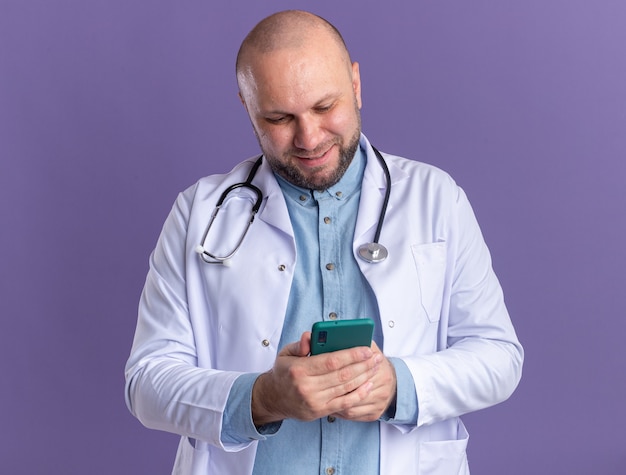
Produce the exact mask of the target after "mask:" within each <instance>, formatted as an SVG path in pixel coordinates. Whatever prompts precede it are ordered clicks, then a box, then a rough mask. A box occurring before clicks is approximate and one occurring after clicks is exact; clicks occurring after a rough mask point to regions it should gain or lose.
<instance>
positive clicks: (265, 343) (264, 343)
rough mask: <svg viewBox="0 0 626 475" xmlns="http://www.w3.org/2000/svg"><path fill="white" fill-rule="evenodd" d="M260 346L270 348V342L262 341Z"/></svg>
mask: <svg viewBox="0 0 626 475" xmlns="http://www.w3.org/2000/svg"><path fill="white" fill-rule="evenodd" d="M261 345H263V346H264V347H266V348H267V347H268V346H270V341H269V340H263V341H262V342H261Z"/></svg>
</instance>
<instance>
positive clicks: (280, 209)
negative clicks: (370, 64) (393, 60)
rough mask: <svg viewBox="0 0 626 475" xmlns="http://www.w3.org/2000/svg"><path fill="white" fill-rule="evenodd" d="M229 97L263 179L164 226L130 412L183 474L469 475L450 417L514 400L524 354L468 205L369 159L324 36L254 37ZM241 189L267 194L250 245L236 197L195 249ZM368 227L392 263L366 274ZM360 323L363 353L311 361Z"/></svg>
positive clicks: (449, 190)
mask: <svg viewBox="0 0 626 475" xmlns="http://www.w3.org/2000/svg"><path fill="white" fill-rule="evenodd" d="M237 81H238V85H239V91H240V98H241V101H242V103H243V105H244V106H245V108H246V111H247V113H248V115H249V117H250V120H251V123H252V127H253V130H254V132H255V134H256V136H257V138H258V141H259V145H260V147H261V150H262V152H263V155H262V159H261V160H260V161H259V160H249V161H245V162H243V163H242V164H240V165H239V166H237V167H236V168H235V169H234V170H233V171H231V172H230V173H228V174H226V175H219V176H210V177H207V178H204V179H202V180H200V181H199V182H198V183H197V184H196V185H194V186H193V187H191V188H190V189H188V190H187V191H185V192H184V193H182V194H181V195H180V196H179V198H178V200H177V202H176V204H175V206H174V208H173V209H172V212H171V213H170V216H169V217H168V219H167V221H166V223H165V225H164V228H163V231H162V234H161V236H160V238H159V242H158V244H157V247H156V249H155V251H154V253H153V255H152V257H151V261H150V271H149V273H148V276H147V280H146V285H145V288H144V292H143V294H142V298H141V302H140V308H139V319H138V324H137V331H136V335H135V340H134V343H133V349H132V352H131V356H130V358H129V361H128V364H127V368H126V380H127V385H126V397H127V404H128V406H129V408H130V410H131V412H132V413H133V414H134V415H136V416H137V417H138V418H139V419H140V420H141V422H142V423H143V424H145V425H146V426H148V427H151V428H155V429H161V430H167V431H170V432H174V433H177V434H180V435H181V436H182V437H181V441H180V444H179V449H178V454H177V458H176V462H175V467H174V473H179V474H209V473H215V474H251V473H254V474H266V473H279V472H280V473H289V474H319V473H326V474H341V473H344V474H358V475H363V474H379V473H380V474H384V475H387V474H409V473H429V474H430V473H432V474H466V473H469V469H468V465H467V457H466V452H465V447H466V444H467V438H468V435H467V432H466V431H465V428H464V426H463V424H462V422H461V421H460V419H459V416H460V415H462V414H465V413H468V412H471V411H475V410H478V409H482V408H485V407H488V406H490V405H493V404H496V403H498V402H501V401H503V400H505V399H506V398H508V397H509V395H510V394H511V393H512V391H513V390H514V389H515V387H516V386H517V383H518V382H519V379H520V376H521V367H522V360H523V351H522V347H521V346H520V344H519V342H518V340H517V338H516V335H515V332H514V329H513V327H512V325H511V322H510V319H509V316H508V313H507V310H506V308H505V305H504V302H503V297H502V292H501V289H500V286H499V284H498V281H497V279H496V277H495V275H494V273H493V271H492V269H491V262H490V257H489V253H488V250H487V248H486V246H485V244H484V242H483V239H482V236H481V234H480V230H479V228H478V225H477V223H476V221H475V218H474V215H473V213H472V210H471V207H470V205H469V203H468V202H467V199H466V197H465V195H464V193H463V191H462V190H461V189H460V188H459V187H458V186H457V185H456V184H455V183H454V182H453V181H452V179H451V178H450V177H449V176H448V175H446V174H445V173H443V172H442V171H440V170H438V169H436V168H434V167H431V166H428V165H425V164H421V163H418V162H414V161H410V160H406V159H403V158H400V157H395V156H391V155H387V154H383V155H382V156H381V157H380V159H378V157H377V152H376V151H375V150H374V149H373V147H372V146H371V145H370V144H369V142H368V140H367V139H366V138H365V136H364V135H362V134H361V123H360V115H359V114H360V113H359V110H360V108H361V80H360V75H359V66H358V64H357V63H352V62H351V60H350V57H349V55H348V52H347V50H346V47H345V44H344V42H343V40H342V38H341V36H340V34H339V33H338V32H337V31H336V30H335V29H334V27H332V25H330V24H329V23H327V22H326V21H325V20H323V19H321V18H319V17H317V16H314V15H312V14H310V13H306V12H300V11H286V12H280V13H277V14H275V15H272V16H270V17H268V18H266V19H265V20H263V21H261V22H260V23H259V24H258V25H257V26H256V27H255V28H254V29H253V30H252V31H251V32H250V34H249V35H248V36H247V37H246V39H245V40H244V42H243V44H242V46H241V48H240V51H239V55H238V58H237ZM383 159H384V160H383ZM380 160H382V162H381V161H380ZM383 164H384V166H386V167H388V169H389V177H388V178H386V175H385V172H384V167H383ZM257 166H258V169H256V167H257ZM252 169H254V170H252ZM246 181H248V182H249V183H251V184H252V185H253V186H254V187H257V188H258V189H259V190H260V192H261V200H260V209H259V212H258V215H257V217H256V219H255V220H254V222H253V223H252V224H251V226H250V229H249V233H248V234H245V221H246V220H247V219H248V217H249V213H250V209H251V208H252V206H253V205H254V203H255V201H256V200H257V198H256V196H255V194H254V192H253V191H251V188H250V187H249V186H244V187H235V188H234V189H233V190H232V191H231V192H230V193H228V196H227V197H225V198H224V204H223V206H222V208H221V210H220V214H218V215H217V217H216V218H215V221H214V222H213V224H212V225H211V228H210V230H209V232H208V233H206V228H207V222H208V220H209V218H210V216H211V214H212V212H213V209H214V208H215V205H216V203H217V201H218V200H219V199H220V196H223V193H224V191H225V190H226V189H227V188H228V187H230V186H231V185H233V184H237V183H242V182H246ZM386 192H389V202H388V204H387V205H386V206H385V205H383V201H384V200H385V195H386ZM381 208H384V209H386V214H385V215H384V226H383V227H382V229H381V231H380V242H381V244H384V245H385V246H386V247H387V248H388V250H389V253H388V257H387V258H386V259H384V260H383V261H382V262H375V263H370V262H366V261H365V260H362V259H360V258H359V255H358V248H359V246H360V245H361V244H364V243H367V242H370V241H372V240H373V239H374V238H373V237H374V234H375V232H376V228H377V226H378V223H379V222H380V221H381V219H382V218H383V216H382V215H381V213H380V210H381ZM243 234H245V237H244V238H243V241H242V242H241V243H240V245H238V243H237V242H238V240H239V239H240V237H241V236H242V235H243ZM199 243H200V248H199V249H198V244H199ZM233 249H236V252H235V253H234V254H233V255H232V257H229V258H228V259H222V258H221V257H219V256H224V257H225V256H227V255H228V254H230V251H232V250H233ZM198 252H199V253H200V255H198ZM216 255H217V256H218V259H217V260H216V259H215V258H214V257H212V256H216ZM215 262H218V263H217V264H216V263H215ZM224 264H227V265H224ZM360 317H369V318H372V319H374V321H375V322H376V330H375V332H374V338H373V340H374V341H373V342H372V345H371V348H368V347H357V348H351V349H346V350H340V351H337V352H332V353H326V354H322V355H316V356H309V353H310V347H311V341H310V339H311V335H310V332H309V331H308V330H309V329H310V328H311V325H312V324H313V323H314V322H316V321H320V320H335V319H353V318H360Z"/></svg>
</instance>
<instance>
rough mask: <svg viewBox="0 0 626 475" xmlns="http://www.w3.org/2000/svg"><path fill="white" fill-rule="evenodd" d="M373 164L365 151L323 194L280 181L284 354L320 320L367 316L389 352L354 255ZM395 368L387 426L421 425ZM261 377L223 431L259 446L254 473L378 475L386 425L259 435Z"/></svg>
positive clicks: (240, 385)
mask: <svg viewBox="0 0 626 475" xmlns="http://www.w3.org/2000/svg"><path fill="white" fill-rule="evenodd" d="M366 161H367V159H366V156H365V153H364V152H363V151H362V150H361V149H359V151H358V152H357V153H356V155H355V158H354V160H353V161H352V163H351V164H350V166H349V168H348V170H347V171H346V173H345V174H344V176H343V177H342V178H341V180H340V181H339V182H338V183H337V184H336V185H334V186H332V187H331V188H329V189H328V190H324V191H313V190H306V189H302V188H298V187H296V186H294V185H292V184H290V183H288V182H286V181H285V180H283V179H282V178H280V177H277V178H278V182H279V184H280V186H281V189H282V191H283V194H284V196H285V200H286V203H287V208H288V210H289V216H290V219H291V223H292V226H293V230H294V235H295V240H296V249H297V255H298V259H297V264H296V269H295V274H294V279H293V283H292V287H291V292H290V295H289V302H288V306H287V314H286V316H285V323H284V326H283V332H282V335H281V340H280V344H279V348H282V347H283V346H284V345H285V344H287V343H291V342H293V341H297V340H299V339H300V336H301V334H302V332H304V331H306V330H310V329H311V326H312V324H313V323H314V322H316V321H320V320H334V319H352V318H364V317H369V318H371V319H373V320H374V322H375V323H376V324H375V330H374V341H376V343H377V345H378V346H379V347H380V348H383V347H384V346H383V335H382V331H381V329H380V316H379V313H378V306H377V304H376V297H375V295H374V294H373V292H372V290H371V288H370V286H369V284H368V282H367V281H366V280H365V278H364V277H363V275H362V273H361V271H360V269H359V267H358V265H357V262H356V260H355V258H354V255H353V252H352V242H353V239H352V237H353V235H354V226H355V223H356V217H357V214H358V206H359V198H360V194H361V181H362V178H363V172H364V170H365V165H366ZM391 361H392V364H393V365H394V367H395V369H396V376H397V379H398V402H397V407H396V410H395V414H393V413H392V414H388V415H386V416H387V417H384V418H383V420H389V419H390V418H392V421H393V422H400V423H405V422H406V423H410V422H412V423H415V421H416V420H417V399H416V397H415V389H414V385H413V380H412V377H411V375H410V373H409V371H408V369H407V367H406V365H405V364H404V363H403V362H402V360H399V359H393V358H392V359H391ZM257 376H258V375H256V374H246V375H242V376H241V377H239V378H238V379H237V380H236V382H235V384H234V386H233V388H232V389H231V393H230V395H229V399H228V403H227V406H226V410H225V413H224V421H223V429H222V440H223V441H224V442H227V441H230V442H236V443H242V442H243V443H245V442H248V441H250V440H251V439H252V440H258V441H259V442H258V448H257V454H256V458H255V465H254V472H253V473H254V474H270V473H271V474H276V473H281V472H282V473H297V474H303V475H304V474H316V475H317V474H326V473H334V474H335V475H339V474H342V473H345V474H353V473H354V474H357V473H358V474H360V475H369V474H371V475H378V473H379V469H378V466H379V452H380V441H379V438H380V435H379V424H380V422H378V421H376V422H368V423H366V422H353V421H347V420H343V419H339V418H330V417H329V418H323V419H318V420H316V421H311V422H301V421H296V420H292V419H288V420H284V421H282V422H281V423H275V424H269V425H267V426H265V427H263V428H261V429H260V430H257V429H256V428H255V427H254V424H253V423H252V418H251V413H250V401H251V394H252V386H253V384H254V381H255V380H256V377H257Z"/></svg>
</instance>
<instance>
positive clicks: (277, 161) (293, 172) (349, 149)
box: [255, 107, 361, 191]
mask: <svg viewBox="0 0 626 475" xmlns="http://www.w3.org/2000/svg"><path fill="white" fill-rule="evenodd" d="M355 109H356V113H357V121H358V124H357V128H356V130H355V131H354V134H353V135H352V137H350V139H349V141H348V143H347V144H346V143H344V141H343V139H342V138H341V137H336V138H335V139H334V140H331V141H330V142H326V143H324V144H321V145H319V146H318V147H317V148H316V149H315V150H313V151H312V152H310V151H309V152H307V153H306V155H309V156H312V157H314V156H317V155H319V154H321V153H322V152H323V151H327V150H329V149H330V148H331V147H332V146H335V145H337V146H338V147H339V161H338V163H337V165H336V167H335V169H334V170H330V173H329V172H328V170H326V169H325V167H323V166H322V167H319V168H317V169H316V168H312V169H310V170H308V172H307V173H306V174H305V173H303V172H302V170H300V169H299V168H298V167H297V166H296V165H294V164H292V163H291V162H290V159H291V157H293V156H294V155H301V154H302V152H303V151H302V150H300V149H296V148H292V149H290V150H287V151H286V152H285V153H284V154H283V158H282V159H281V158H278V157H276V156H274V155H272V154H269V153H268V152H267V151H266V150H264V149H263V146H261V150H262V151H263V155H264V156H265V158H267V161H268V163H269V165H270V167H271V168H272V170H273V171H274V173H276V174H278V175H279V176H281V177H282V178H284V179H285V180H287V181H288V182H289V183H291V184H292V185H295V186H298V187H300V188H307V189H309V190H316V191H323V190H327V189H328V188H330V187H331V186H333V185H335V184H336V183H337V182H339V180H341V177H342V176H343V175H344V173H345V172H346V170H347V169H348V167H349V166H350V164H351V163H352V159H353V158H354V155H355V153H356V150H357V148H358V147H359V139H360V136H361V116H360V111H359V109H358V108H356V107H355ZM255 133H256V131H255ZM257 139H259V136H258V134H257ZM258 141H259V145H261V141H260V140H258Z"/></svg>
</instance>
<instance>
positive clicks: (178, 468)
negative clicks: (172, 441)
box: [172, 437, 209, 475]
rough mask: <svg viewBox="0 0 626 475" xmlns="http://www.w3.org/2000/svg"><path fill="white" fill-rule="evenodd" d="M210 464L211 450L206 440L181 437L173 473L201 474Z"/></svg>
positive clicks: (180, 474)
mask: <svg viewBox="0 0 626 475" xmlns="http://www.w3.org/2000/svg"><path fill="white" fill-rule="evenodd" d="M208 466H209V451H208V447H207V444H206V443H205V442H200V441H198V440H195V439H192V438H190V437H181V438H180V443H179V444H178V452H177V453H176V461H175V462H174V468H173V469H172V475H201V474H205V473H206V471H207V467H208Z"/></svg>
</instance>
